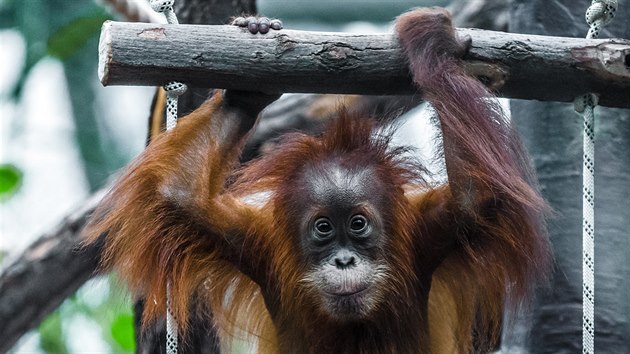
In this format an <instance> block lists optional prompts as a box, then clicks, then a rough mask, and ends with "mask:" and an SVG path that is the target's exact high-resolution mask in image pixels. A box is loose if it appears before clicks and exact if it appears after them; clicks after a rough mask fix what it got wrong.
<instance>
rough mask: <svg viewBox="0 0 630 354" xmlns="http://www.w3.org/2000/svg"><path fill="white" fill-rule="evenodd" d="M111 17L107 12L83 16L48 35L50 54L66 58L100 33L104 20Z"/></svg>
mask: <svg viewBox="0 0 630 354" xmlns="http://www.w3.org/2000/svg"><path fill="white" fill-rule="evenodd" d="M109 19H110V16H109V15H107V14H105V13H98V14H94V15H89V16H83V17H79V18H76V19H74V20H72V21H71V22H69V23H67V24H66V25H64V26H62V27H61V28H60V29H59V30H57V31H56V32H55V33H53V34H52V35H51V36H50V37H48V47H47V49H48V54H50V55H51V56H53V57H56V58H58V59H60V60H65V59H67V58H69V57H70V56H72V54H74V53H75V52H76V51H78V50H79V49H81V48H83V46H84V45H85V44H86V43H87V42H88V40H90V39H91V38H93V37H94V36H96V35H97V34H98V33H100V30H101V26H102V25H103V22H105V21H107V20H109Z"/></svg>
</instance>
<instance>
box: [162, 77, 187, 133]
mask: <svg viewBox="0 0 630 354" xmlns="http://www.w3.org/2000/svg"><path fill="white" fill-rule="evenodd" d="M187 89H188V88H187V87H186V84H183V83H181V82H177V81H171V82H169V83H168V84H166V85H165V86H164V90H165V91H166V130H171V129H173V128H175V125H176V124H177V99H178V98H179V96H181V95H183V94H184V92H186V90H187Z"/></svg>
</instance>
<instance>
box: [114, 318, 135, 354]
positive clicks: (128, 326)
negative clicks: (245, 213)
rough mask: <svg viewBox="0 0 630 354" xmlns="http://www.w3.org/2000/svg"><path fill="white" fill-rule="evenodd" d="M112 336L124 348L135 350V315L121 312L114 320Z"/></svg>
mask: <svg viewBox="0 0 630 354" xmlns="http://www.w3.org/2000/svg"><path fill="white" fill-rule="evenodd" d="M112 337H113V338H114V340H115V341H116V343H118V345H119V346H120V347H121V348H122V349H124V350H127V351H130V352H133V351H134V348H135V339H134V332H133V315H131V314H120V315H118V316H117V317H116V318H115V319H114V321H113V322H112Z"/></svg>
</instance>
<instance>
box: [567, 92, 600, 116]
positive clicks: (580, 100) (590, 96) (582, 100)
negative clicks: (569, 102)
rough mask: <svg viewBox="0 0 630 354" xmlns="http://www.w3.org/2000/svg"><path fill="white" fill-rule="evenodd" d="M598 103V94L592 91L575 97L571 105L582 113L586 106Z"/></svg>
mask: <svg viewBox="0 0 630 354" xmlns="http://www.w3.org/2000/svg"><path fill="white" fill-rule="evenodd" d="M598 103H599V96H597V95H596V94H594V93H587V94H585V95H582V96H579V97H577V98H576V99H575V100H574V101H573V107H574V108H575V111H576V112H578V113H584V111H585V110H586V108H587V107H595V106H597V104H598Z"/></svg>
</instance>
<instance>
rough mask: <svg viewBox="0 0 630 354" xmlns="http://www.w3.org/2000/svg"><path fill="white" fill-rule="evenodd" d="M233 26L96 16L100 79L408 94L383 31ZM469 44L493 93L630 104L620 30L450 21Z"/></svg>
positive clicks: (402, 67) (395, 48)
mask: <svg viewBox="0 0 630 354" xmlns="http://www.w3.org/2000/svg"><path fill="white" fill-rule="evenodd" d="M243 31H244V30H243V29H240V28H237V27H234V26H172V25H159V24H143V23H124V22H106V23H105V24H104V25H103V29H102V32H101V42H100V49H99V52H100V56H99V57H100V59H99V77H100V79H101V82H102V83H103V84H104V85H149V86H153V85H160V84H164V83H166V82H168V81H170V80H171V78H172V77H177V78H180V80H181V81H183V82H186V83H189V84H193V85H201V86H213V87H220V88H227V89H237V90H259V91H263V92H321V93H345V94H390V95H391V94H411V93H414V92H416V91H417V90H416V89H415V88H414V87H413V85H412V84H411V80H410V74H409V71H408V68H407V63H406V62H405V60H404V58H403V55H402V52H401V50H400V47H399V45H398V41H397V39H396V37H395V36H394V35H393V34H391V33H382V34H352V33H330V32H308V31H293V30H282V31H278V32H273V33H269V34H267V35H265V36H261V35H250V34H246V33H243ZM458 34H459V35H460V36H461V37H463V38H464V37H470V38H471V39H472V44H471V48H470V51H469V52H468V54H467V56H466V64H467V66H466V69H467V71H469V72H470V73H471V74H473V75H475V76H477V77H479V78H480V79H481V80H483V81H484V82H486V83H487V84H488V85H489V86H491V87H492V88H493V89H494V90H496V91H497V92H498V93H499V94H500V95H502V96H505V97H511V98H525V99H535V100H544V101H561V102H570V101H572V100H573V99H574V97H576V96H578V95H580V94H584V93H585V92H594V93H597V94H599V95H600V96H601V100H600V104H602V105H606V106H613V107H625V108H630V101H629V100H628V99H627V97H629V96H630V63H628V62H627V61H628V60H630V40H623V39H601V40H587V39H583V38H567V37H550V36H534V35H522V34H512V33H505V32H497V31H486V30H479V29H458Z"/></svg>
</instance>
